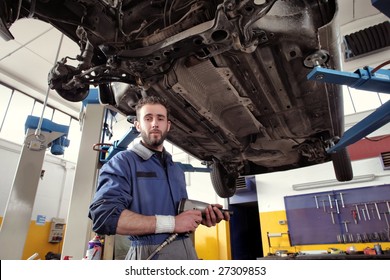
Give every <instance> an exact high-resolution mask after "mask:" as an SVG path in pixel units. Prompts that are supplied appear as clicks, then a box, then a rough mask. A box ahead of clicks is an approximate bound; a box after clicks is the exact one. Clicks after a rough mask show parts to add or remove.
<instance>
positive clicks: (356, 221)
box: [351, 209, 358, 224]
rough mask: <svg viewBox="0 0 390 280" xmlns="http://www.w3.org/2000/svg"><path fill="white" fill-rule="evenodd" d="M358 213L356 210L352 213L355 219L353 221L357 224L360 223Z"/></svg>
mask: <svg viewBox="0 0 390 280" xmlns="http://www.w3.org/2000/svg"><path fill="white" fill-rule="evenodd" d="M357 213H358V212H357V211H356V210H355V209H353V210H352V211H351V214H352V218H353V221H354V222H355V224H357V223H358V219H357Z"/></svg>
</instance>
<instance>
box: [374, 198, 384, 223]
mask: <svg viewBox="0 0 390 280" xmlns="http://www.w3.org/2000/svg"><path fill="white" fill-rule="evenodd" d="M374 205H375V209H376V213H377V214H378V219H379V220H382V218H381V214H380V213H379V208H378V203H376V202H374Z"/></svg>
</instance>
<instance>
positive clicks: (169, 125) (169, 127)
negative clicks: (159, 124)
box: [167, 121, 171, 131]
mask: <svg viewBox="0 0 390 280" xmlns="http://www.w3.org/2000/svg"><path fill="white" fill-rule="evenodd" d="M170 129H171V121H168V127H167V131H169V130H170Z"/></svg>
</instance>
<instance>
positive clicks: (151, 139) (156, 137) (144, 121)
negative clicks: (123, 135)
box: [135, 104, 171, 151]
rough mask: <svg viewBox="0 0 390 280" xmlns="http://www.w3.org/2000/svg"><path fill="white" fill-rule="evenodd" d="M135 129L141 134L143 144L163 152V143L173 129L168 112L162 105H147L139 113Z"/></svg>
mask: <svg viewBox="0 0 390 280" xmlns="http://www.w3.org/2000/svg"><path fill="white" fill-rule="evenodd" d="M135 127H136V128H137V130H138V131H139V132H140V133H141V137H142V141H143V143H144V144H145V145H146V146H147V147H149V148H151V149H154V150H158V151H162V149H163V142H164V140H165V138H166V137H167V134H168V131H169V129H170V127H171V122H170V121H168V117H167V110H166V108H165V107H164V106H162V105H160V104H146V105H144V106H143V107H142V108H141V109H140V111H139V119H138V120H137V121H136V122H135Z"/></svg>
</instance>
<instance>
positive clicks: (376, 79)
mask: <svg viewBox="0 0 390 280" xmlns="http://www.w3.org/2000/svg"><path fill="white" fill-rule="evenodd" d="M388 63H390V61H387V62H385V63H382V64H381V65H379V66H378V67H376V68H371V67H364V68H361V69H357V70H356V71H355V72H343V71H338V70H333V69H327V68H322V67H320V66H316V67H315V68H314V69H313V70H312V71H311V72H310V73H309V74H308V75H307V79H308V80H312V81H317V82H324V83H333V84H339V85H346V86H349V87H352V88H356V89H361V90H368V91H375V92H380V93H390V70H385V69H381V67H382V66H384V65H386V64H388ZM389 122H390V100H389V101H387V102H386V103H384V104H382V105H381V106H380V107H379V108H377V109H376V110H375V111H374V112H372V113H371V114H370V115H368V116H367V117H365V118H364V119H362V120H361V121H360V122H358V123H357V124H355V125H354V126H352V127H351V128H349V129H348V130H347V131H345V133H344V135H343V136H342V137H341V138H340V140H339V141H338V142H337V143H336V144H335V145H334V146H332V147H330V148H329V149H328V150H327V153H333V152H337V151H339V150H341V149H343V148H346V147H347V146H348V145H351V144H353V143H355V142H357V141H359V140H360V139H362V138H364V137H365V136H367V135H368V134H370V133H371V132H373V131H375V130H377V129H379V128H380V127H382V126H384V125H385V124H387V123H389Z"/></svg>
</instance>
